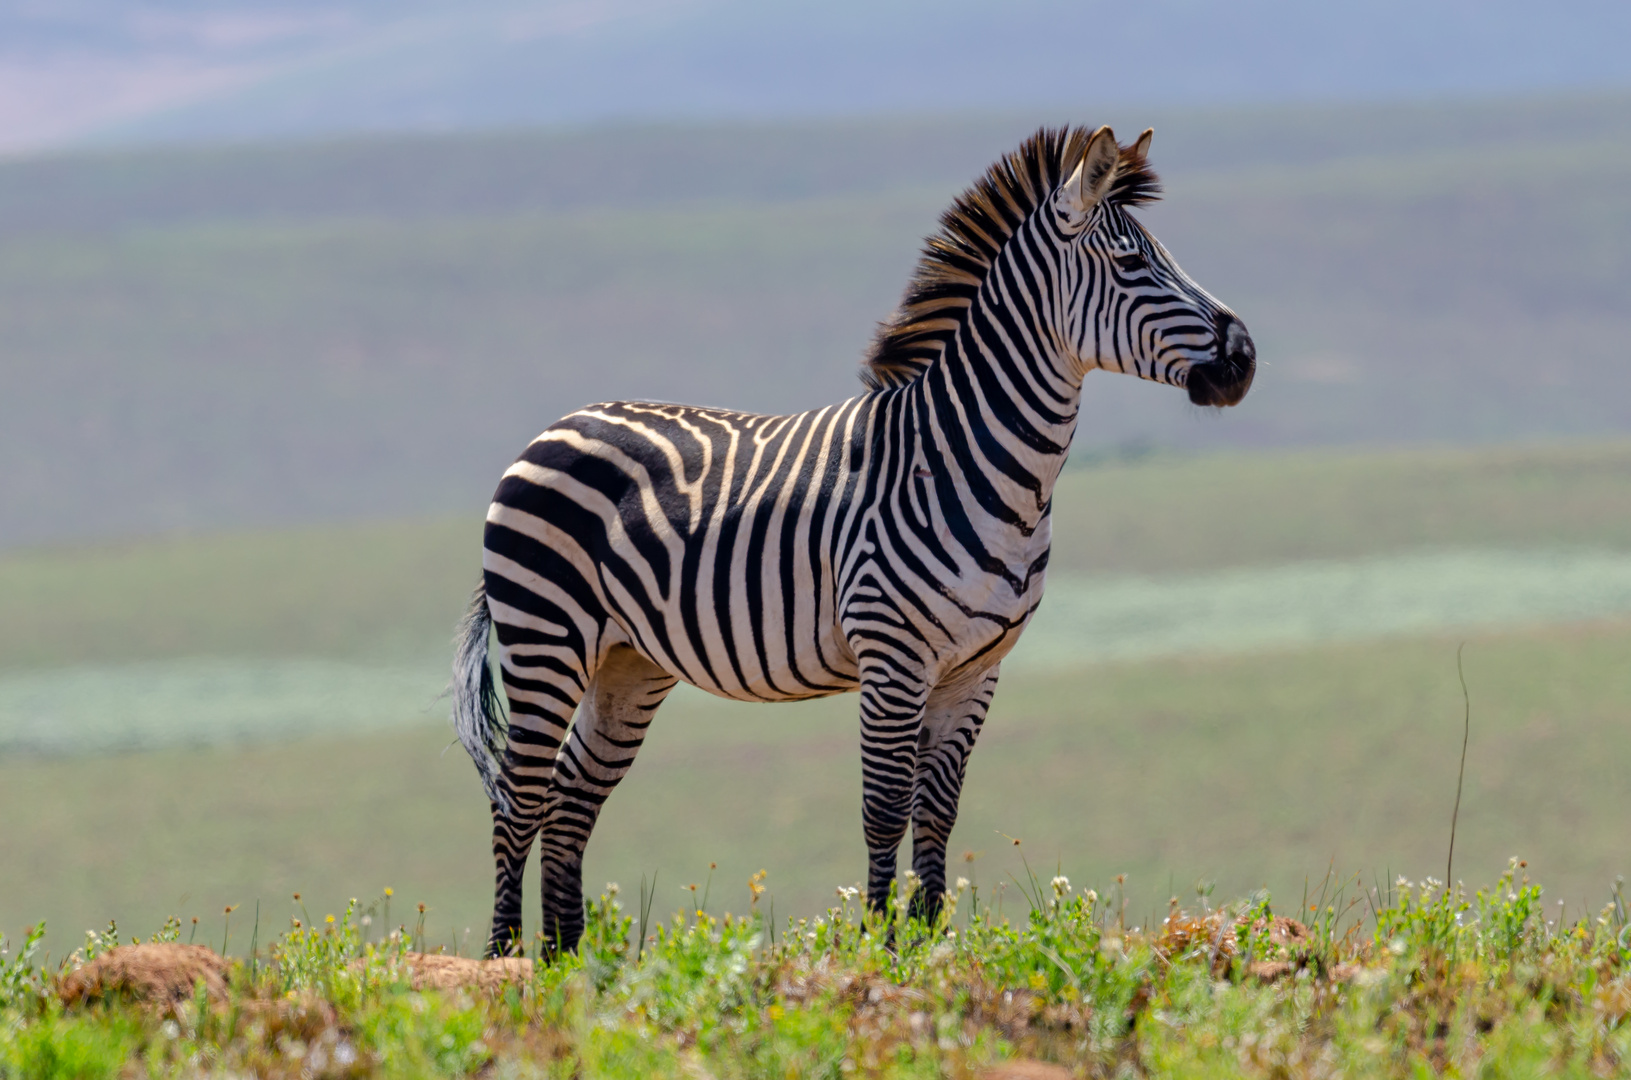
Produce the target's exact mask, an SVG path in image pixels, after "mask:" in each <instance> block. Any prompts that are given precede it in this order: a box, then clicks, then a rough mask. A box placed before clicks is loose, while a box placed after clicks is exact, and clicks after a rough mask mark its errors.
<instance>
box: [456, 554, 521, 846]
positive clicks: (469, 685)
mask: <svg viewBox="0 0 1631 1080" xmlns="http://www.w3.org/2000/svg"><path fill="white" fill-rule="evenodd" d="M492 627H493V616H492V613H491V612H489V611H488V610H487V586H486V585H485V584H482V585H478V586H476V592H475V594H474V595H473V596H471V597H470V606H469V607H468V608H467V609H465V613H464V618H463V619H461V620H460V621H459V635H458V649H457V651H456V652H455V654H454V657H453V730H454V731H456V732H457V733H458V736H459V741H460V742H461V743H463V744H464V748H465V750H466V751H467V752H468V753H469V754H470V760H471V761H474V762H475V763H476V772H477V773H479V774H480V776H481V786H482V787H484V788H486V789H487V797H488V798H489V799H491V800H492V802H493V805H494V806H496V807H497V808H498V811H499V813H501V814H503V815H505V816H508V815H509V812H510V800H509V796H508V795H507V793H506V792H505V791H504V788H503V786H502V785H501V784H500V783H499V760H500V756H501V755H502V753H503V751H504V745H505V743H506V742H507V740H508V736H509V728H508V725H507V724H506V723H505V721H504V710H503V708H502V706H501V705H500V704H499V700H498V687H497V685H495V684H494V682H493V668H492V665H491V664H489V663H488V662H487V639H488V636H489V633H490V631H491V630H492Z"/></svg>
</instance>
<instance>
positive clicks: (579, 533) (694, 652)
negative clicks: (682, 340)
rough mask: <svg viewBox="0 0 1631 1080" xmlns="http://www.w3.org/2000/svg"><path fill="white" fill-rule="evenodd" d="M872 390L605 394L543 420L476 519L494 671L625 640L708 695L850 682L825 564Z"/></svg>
mask: <svg viewBox="0 0 1631 1080" xmlns="http://www.w3.org/2000/svg"><path fill="white" fill-rule="evenodd" d="M877 396H878V395H866V396H863V397H859V398H854V399H851V400H849V401H846V402H842V403H840V404H837V405H833V406H829V407H827V408H823V409H817V410H813V411H811V412H806V413H798V414H794V415H789V416H763V415H757V414H752V413H741V412H732V411H728V410H723V409H711V408H704V407H698V406H686V405H673V404H666V403H648V402H610V403H604V404H599V405H593V406H589V407H588V408H585V409H581V410H579V411H577V412H575V413H572V414H570V415H568V416H566V417H563V418H562V419H561V420H559V421H557V422H556V423H555V424H553V425H551V426H550V427H549V428H548V429H547V430H546V431H544V432H543V434H541V435H540V436H539V437H538V438H537V439H535V440H533V442H532V443H531V444H530V445H529V446H528V447H527V449H526V451H525V453H523V454H522V455H521V457H520V458H519V459H517V461H516V462H515V464H514V465H512V466H511V467H510V468H509V469H508V470H507V471H506V472H505V474H504V478H503V480H502V481H501V482H500V484H499V487H498V491H497V492H496V493H495V495H494V497H493V503H492V505H491V507H490V508H489V510H488V515H487V530H486V541H485V547H486V552H485V558H484V566H485V570H486V578H487V592H488V595H489V596H490V597H491V598H493V600H494V601H495V602H496V603H497V604H499V605H502V609H495V616H496V622H497V624H498V631H499V644H500V647H501V649H502V650H503V652H502V654H501V658H503V659H504V660H506V663H505V667H506V669H510V668H511V667H512V666H514V667H526V666H528V662H529V660H531V659H534V658H536V657H538V656H540V655H541V656H543V657H544V658H545V659H546V660H547V661H551V662H552V661H554V660H555V659H556V653H557V651H559V652H561V653H562V654H564V653H566V652H571V653H574V654H579V655H584V656H585V657H586V658H589V657H597V656H601V655H604V653H605V651H606V650H607V649H610V648H612V647H614V646H616V645H618V644H623V643H627V644H630V645H632V646H633V647H634V648H636V649H637V650H638V651H640V652H641V653H642V654H644V655H645V656H646V657H647V658H648V659H650V660H652V661H653V662H654V663H656V664H657V665H658V666H659V667H661V668H663V669H664V670H666V671H669V672H671V673H672V674H674V675H676V676H678V677H680V678H682V679H684V680H685V681H687V682H690V683H692V684H694V685H696V686H699V687H701V688H702V689H704V690H708V691H710V692H712V693H715V694H720V695H722V696H725V697H731V698H740V699H747V700H758V701H781V700H796V699H800V698H808V697H820V696H825V695H828V694H833V693H841V692H844V691H846V690H853V689H854V688H855V685H856V675H855V660H854V657H853V656H852V655H851V654H850V651H849V649H848V646H847V645H845V643H844V642H843V640H842V637H841V636H840V633H839V630H838V625H837V624H838V619H837V614H836V604H837V596H838V568H839V564H840V562H841V555H840V549H841V544H842V538H843V536H844V533H845V530H846V526H847V524H848V515H849V511H850V508H851V507H852V506H853V505H854V502H855V500H854V497H853V496H854V493H855V492H856V490H857V489H858V488H859V487H860V486H861V485H862V484H863V483H864V474H865V466H864V462H865V459H866V453H865V440H866V437H867V426H868V420H869V417H870V414H871V411H872V408H873V406H874V404H875V401H874V399H875V398H876V397H877ZM552 646H554V647H558V648H552ZM539 650H543V652H539ZM512 659H513V661H514V664H513V665H512V663H510V662H509V661H511V660H512Z"/></svg>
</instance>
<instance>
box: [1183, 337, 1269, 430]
mask: <svg viewBox="0 0 1631 1080" xmlns="http://www.w3.org/2000/svg"><path fill="white" fill-rule="evenodd" d="M1217 333H1218V356H1217V359H1215V360H1209V361H1207V362H1206V363H1203V364H1196V365H1194V366H1193V367H1191V368H1190V369H1189V400H1190V402H1191V403H1192V404H1195V405H1215V406H1219V407H1221V406H1225V405H1238V404H1240V399H1241V398H1243V397H1245V396H1246V391H1248V390H1250V389H1251V388H1252V376H1253V375H1255V374H1257V346H1256V345H1254V344H1252V336H1251V335H1250V334H1248V333H1247V332H1246V325H1245V324H1244V323H1242V322H1241V321H1240V320H1239V319H1237V318H1235V317H1234V316H1233V315H1220V316H1218V331H1217Z"/></svg>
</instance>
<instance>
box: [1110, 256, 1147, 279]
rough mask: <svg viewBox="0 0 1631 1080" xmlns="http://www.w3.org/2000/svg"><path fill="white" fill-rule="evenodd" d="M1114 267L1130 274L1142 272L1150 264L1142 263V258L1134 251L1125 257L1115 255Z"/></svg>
mask: <svg viewBox="0 0 1631 1080" xmlns="http://www.w3.org/2000/svg"><path fill="white" fill-rule="evenodd" d="M1116 265H1117V266H1119V267H1121V268H1122V270H1124V271H1126V272H1127V273H1129V274H1130V273H1132V272H1133V271H1135V270H1143V269H1145V268H1146V267H1148V266H1149V265H1150V264H1149V263H1147V262H1145V261H1144V256H1142V255H1140V254H1138V253H1137V252H1136V251H1135V252H1132V253H1131V254H1127V255H1117V256H1116Z"/></svg>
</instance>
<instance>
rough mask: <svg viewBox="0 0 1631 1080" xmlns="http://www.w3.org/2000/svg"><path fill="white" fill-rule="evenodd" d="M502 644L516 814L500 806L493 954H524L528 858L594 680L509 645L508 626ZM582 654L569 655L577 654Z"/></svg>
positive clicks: (509, 778)
mask: <svg viewBox="0 0 1631 1080" xmlns="http://www.w3.org/2000/svg"><path fill="white" fill-rule="evenodd" d="M498 632H499V643H500V645H508V646H517V647H514V648H507V649H506V652H505V661H504V663H503V666H502V672H503V680H504V694H505V697H506V698H507V699H508V700H509V705H510V724H509V738H508V745H507V746H506V747H505V750H504V760H503V763H502V765H501V767H500V772H499V780H498V783H499V790H500V791H502V792H503V793H504V794H505V796H507V797H508V799H509V802H510V810H509V813H508V814H506V813H504V812H503V810H502V808H501V807H500V806H499V805H498V804H497V803H493V804H491V805H492V812H493V866H494V871H495V878H496V880H495V882H494V888H493V923H492V930H491V932H490V933H489V934H488V936H487V955H488V956H490V957H491V956H507V955H512V954H513V955H519V954H520V953H521V952H522V951H524V943H523V942H522V941H521V883H522V877H523V875H524V874H525V872H526V869H527V856H529V855H530V854H531V853H532V843H533V840H534V839H535V838H536V837H537V835H538V828H539V825H540V824H541V823H542V822H543V819H544V809H545V806H546V803H547V798H548V794H549V785H550V782H551V780H553V779H554V776H555V761H556V757H557V755H558V754H559V753H560V748H561V743H562V742H563V741H564V740H565V738H566V732H567V726H568V724H570V723H571V720H572V710H573V709H575V708H577V705H578V700H579V699H580V698H582V697H583V693H584V687H585V685H586V684H587V682H588V676H587V675H586V673H585V669H584V664H583V662H582V661H581V659H579V658H578V657H577V656H576V655H568V653H563V652H562V651H561V650H559V649H551V650H549V651H548V652H540V653H538V654H536V655H535V654H532V653H529V652H526V651H524V650H523V648H522V647H520V643H519V642H514V641H511V642H506V641H505V638H506V636H507V633H513V631H511V630H510V628H509V627H506V626H504V625H500V626H499V631H498ZM575 652H576V650H569V653H571V654H575Z"/></svg>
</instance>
